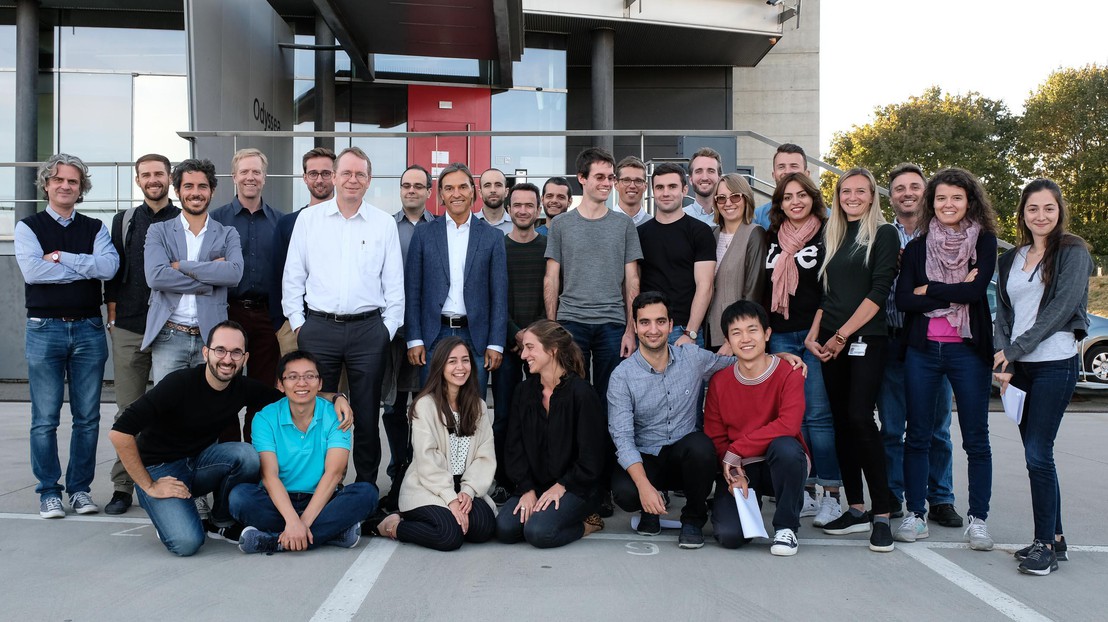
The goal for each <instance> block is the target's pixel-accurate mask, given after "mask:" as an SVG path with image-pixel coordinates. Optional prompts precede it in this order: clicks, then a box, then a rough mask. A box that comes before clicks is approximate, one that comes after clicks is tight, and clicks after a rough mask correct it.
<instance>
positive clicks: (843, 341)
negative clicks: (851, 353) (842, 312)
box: [834, 331, 846, 345]
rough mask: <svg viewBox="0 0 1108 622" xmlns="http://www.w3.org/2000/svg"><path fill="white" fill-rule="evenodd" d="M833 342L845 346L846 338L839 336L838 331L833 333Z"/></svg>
mask: <svg viewBox="0 0 1108 622" xmlns="http://www.w3.org/2000/svg"><path fill="white" fill-rule="evenodd" d="M834 336H835V341H838V342H839V345H846V337H843V336H842V335H840V334H839V331H835V335H834Z"/></svg>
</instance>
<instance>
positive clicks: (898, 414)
mask: <svg viewBox="0 0 1108 622" xmlns="http://www.w3.org/2000/svg"><path fill="white" fill-rule="evenodd" d="M901 343H902V342H901V341H900V340H899V338H893V339H889V349H888V352H887V356H886V357H885V380H884V382H883V383H882V384H881V393H879V394H878V395H877V415H878V417H880V418H881V438H882V440H883V441H884V443H885V461H886V463H887V464H888V466H889V490H890V491H891V492H892V493H893V496H894V497H896V499H895V502H894V505H897V506H899V505H900V503H901V502H903V501H904V431H905V429H906V426H907V422H908V405H907V404H906V403H905V402H904V396H905V388H904V362H903V361H901V360H900V358H899V357H900V350H901ZM951 393H952V390H951V388H950V381H949V380H947V379H946V376H943V378H942V380H941V381H940V382H939V386H938V390H937V391H936V392H935V428H934V429H933V430H932V434H931V453H930V455H929V457H928V460H929V464H930V469H929V471H928V475H927V504H928V505H930V506H932V507H934V506H936V505H939V504H940V503H954V475H953V471H954V469H953V466H954V459H953V445H952V444H951V442H950V396H951Z"/></svg>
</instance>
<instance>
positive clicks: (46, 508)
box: [38, 495, 65, 518]
mask: <svg viewBox="0 0 1108 622" xmlns="http://www.w3.org/2000/svg"><path fill="white" fill-rule="evenodd" d="M38 515H39V516H41V517H43V518H65V508H64V507H62V498H61V497H58V496H55V495H50V496H49V497H43V499H42V501H39V503H38Z"/></svg>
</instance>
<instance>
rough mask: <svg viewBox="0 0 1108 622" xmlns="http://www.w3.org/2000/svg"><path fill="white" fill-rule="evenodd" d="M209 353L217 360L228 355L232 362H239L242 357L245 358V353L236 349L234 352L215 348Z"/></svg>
mask: <svg viewBox="0 0 1108 622" xmlns="http://www.w3.org/2000/svg"><path fill="white" fill-rule="evenodd" d="M209 351H210V352H211V353H212V354H214V355H215V357H216V358H217V359H221V358H223V357H225V356H227V355H228V354H230V355H231V360H232V361H241V360H242V357H243V356H246V352H244V351H242V350H239V349H238V348H235V349H234V350H228V349H227V348H224V347H223V346H217V347H215V348H211V350H209Z"/></svg>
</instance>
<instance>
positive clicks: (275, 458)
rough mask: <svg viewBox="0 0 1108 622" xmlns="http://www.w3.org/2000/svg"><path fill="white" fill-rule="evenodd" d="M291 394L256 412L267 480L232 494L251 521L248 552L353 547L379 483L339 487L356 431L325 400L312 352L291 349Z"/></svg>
mask: <svg viewBox="0 0 1108 622" xmlns="http://www.w3.org/2000/svg"><path fill="white" fill-rule="evenodd" d="M277 376H278V379H277V387H278V388H279V389H281V390H282V391H284V393H285V397H284V398H283V399H281V400H278V401H277V402H274V403H273V404H270V405H269V406H266V407H265V408H264V409H262V410H261V411H259V412H258V414H257V415H255V416H254V425H253V434H252V439H251V440H252V442H253V444H254V449H256V450H257V451H258V457H259V460H260V462H261V480H262V481H261V484H240V485H238V486H236V487H235V489H234V490H232V491H231V496H230V509H231V514H232V515H233V516H234V517H235V519H236V520H238V521H239V522H240V523H242V524H243V525H247V527H246V529H244V530H243V532H242V536H241V537H240V539H239V549H240V550H242V552H244V553H276V552H280V551H304V550H307V549H311V548H315V547H317V546H319V545H321V544H331V545H334V546H341V547H344V548H354V547H355V546H356V545H357V544H358V540H359V539H360V537H361V534H360V525H361V522H362V521H363V520H365V519H366V517H367V516H369V515H370V514H371V513H373V510H374V509H375V508H376V507H377V495H378V491H377V487H376V486H374V485H373V484H370V483H368V482H356V483H353V484H349V485H347V486H346V487H344V488H341V489H340V488H339V485H340V484H341V483H342V480H343V475H344V474H345V473H346V465H347V461H348V460H349V458H350V432H348V431H343V430H341V429H339V426H338V418H337V417H336V416H335V411H334V407H333V406H332V405H331V403H330V402H328V401H327V400H325V399H322V398H320V397H318V393H319V390H320V388H321V387H322V386H323V381H322V380H321V379H320V376H319V364H318V362H317V361H316V359H315V357H314V356H312V355H311V353H309V352H305V351H302V350H297V351H293V352H290V353H288V354H286V355H285V356H284V357H282V358H281V361H280V362H279V363H278V365H277Z"/></svg>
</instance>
